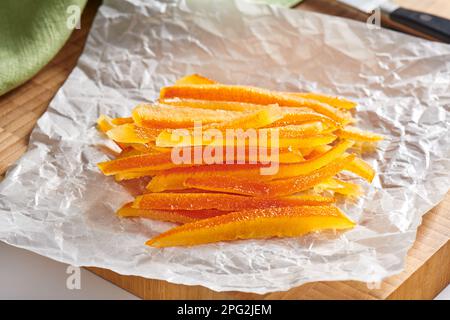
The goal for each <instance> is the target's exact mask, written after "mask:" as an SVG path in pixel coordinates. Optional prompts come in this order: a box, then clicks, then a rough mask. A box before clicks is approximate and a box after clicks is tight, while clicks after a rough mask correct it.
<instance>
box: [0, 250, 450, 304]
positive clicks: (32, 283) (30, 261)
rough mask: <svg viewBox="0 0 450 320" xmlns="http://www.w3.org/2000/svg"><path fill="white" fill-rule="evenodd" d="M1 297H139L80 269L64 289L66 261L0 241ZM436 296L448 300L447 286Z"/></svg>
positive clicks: (449, 296)
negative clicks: (75, 281)
mask: <svg viewBox="0 0 450 320" xmlns="http://www.w3.org/2000/svg"><path fill="white" fill-rule="evenodd" d="M0 257H1V258H0V261H1V263H0V299H138V298H137V297H136V296H134V295H132V294H130V293H128V292H126V291H125V290H122V289H120V288H119V287H117V286H115V285H113V284H111V283H110V282H108V281H106V280H103V279H102V278H100V277H98V276H96V275H95V274H93V273H91V272H89V271H87V270H85V269H81V288H80V289H79V290H76V289H74V290H69V289H67V286H66V282H67V278H68V277H69V276H70V274H68V273H67V267H68V265H66V264H63V263H59V262H56V261H53V260H51V259H49V258H46V257H43V256H40V255H38V254H36V253H33V252H30V251H26V250H23V249H18V248H15V247H12V246H9V245H7V244H5V243H3V242H0ZM436 299H439V300H450V286H448V287H447V288H446V289H445V290H444V291H442V292H441V293H440V294H439V295H438V296H437V297H436Z"/></svg>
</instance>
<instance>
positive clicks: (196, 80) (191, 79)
mask: <svg viewBox="0 0 450 320" xmlns="http://www.w3.org/2000/svg"><path fill="white" fill-rule="evenodd" d="M214 83H216V82H215V81H214V80H211V79H208V78H206V77H204V76H201V75H199V74H196V73H194V74H190V75H187V76H185V77H182V78H180V79H178V80H177V81H175V85H185V84H214Z"/></svg>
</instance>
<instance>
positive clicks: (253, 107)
mask: <svg viewBox="0 0 450 320" xmlns="http://www.w3.org/2000/svg"><path fill="white" fill-rule="evenodd" d="M159 102H160V103H161V104H165V105H170V106H176V107H179V108H186V107H189V108H199V109H211V110H228V111H241V112H246V111H258V110H263V109H266V108H267V106H265V105H260V104H252V103H243V102H236V101H211V100H197V99H179V98H175V99H161V100H159Z"/></svg>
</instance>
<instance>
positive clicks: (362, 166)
mask: <svg viewBox="0 0 450 320" xmlns="http://www.w3.org/2000/svg"><path fill="white" fill-rule="evenodd" d="M344 170H347V171H350V172H352V173H354V174H356V175H358V176H360V177H361V178H363V179H364V180H366V181H367V182H369V183H371V182H372V181H373V178H375V174H376V173H375V170H374V169H373V168H372V166H371V165H370V164H368V163H367V162H366V161H364V160H363V159H361V158H358V157H356V158H355V159H353V161H351V162H348V163H347V164H346V165H345V168H344Z"/></svg>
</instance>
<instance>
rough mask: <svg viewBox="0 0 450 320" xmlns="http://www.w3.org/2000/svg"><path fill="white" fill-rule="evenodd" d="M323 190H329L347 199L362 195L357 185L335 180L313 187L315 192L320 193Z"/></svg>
mask: <svg viewBox="0 0 450 320" xmlns="http://www.w3.org/2000/svg"><path fill="white" fill-rule="evenodd" d="M324 190H330V191H333V192H335V193H339V194H342V195H345V196H349V197H359V196H360V195H361V194H362V189H361V187H360V186H359V185H357V184H355V183H351V182H347V181H342V180H340V179H336V178H331V179H328V180H325V181H322V182H321V183H319V184H318V185H317V186H315V187H314V191H316V192H322V191H324Z"/></svg>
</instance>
